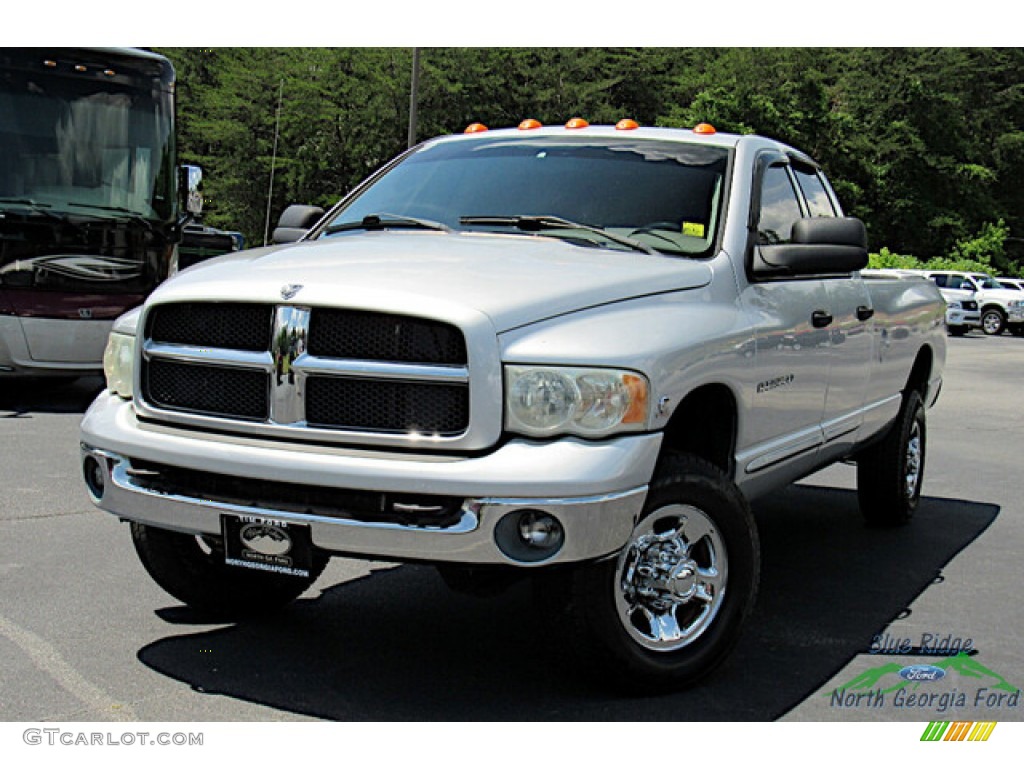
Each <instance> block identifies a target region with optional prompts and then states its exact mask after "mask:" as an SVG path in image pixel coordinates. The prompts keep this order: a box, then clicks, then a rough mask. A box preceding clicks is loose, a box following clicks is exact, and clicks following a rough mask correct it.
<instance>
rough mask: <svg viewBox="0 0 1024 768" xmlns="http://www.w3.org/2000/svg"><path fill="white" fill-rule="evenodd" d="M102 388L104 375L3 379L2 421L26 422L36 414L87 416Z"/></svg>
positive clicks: (0, 396)
mask: <svg viewBox="0 0 1024 768" xmlns="http://www.w3.org/2000/svg"><path fill="white" fill-rule="evenodd" d="M102 389H103V378H102V377H101V376H83V377H82V378H79V379H43V378H33V379H0V419H23V418H28V417H30V416H31V415H32V414H35V413H85V411H86V409H87V408H88V407H89V404H90V403H92V401H93V400H94V399H95V397H96V395H98V394H99V393H100V390H102Z"/></svg>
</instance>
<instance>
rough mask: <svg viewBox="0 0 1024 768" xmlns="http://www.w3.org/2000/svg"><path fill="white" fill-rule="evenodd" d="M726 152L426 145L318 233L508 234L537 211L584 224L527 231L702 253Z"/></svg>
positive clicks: (607, 143) (498, 141)
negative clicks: (397, 220)
mask: <svg viewBox="0 0 1024 768" xmlns="http://www.w3.org/2000/svg"><path fill="white" fill-rule="evenodd" d="M728 157H729V154H728V151H727V150H725V149H722V148H719V147H705V146H695V145H689V144H683V143H676V142H665V141H641V140H636V139H633V140H625V139H608V140H600V139H595V138H584V137H531V138H530V139H529V140H526V139H522V138H517V137H512V138H497V137H496V138H494V139H489V140H475V141H454V142H439V143H437V144H428V145H426V146H424V147H422V148H421V149H420V150H418V151H416V152H414V153H413V154H411V155H409V156H408V157H407V158H406V159H405V160H403V161H402V162H401V163H399V164H398V165H396V166H395V167H393V168H392V169H391V170H390V171H388V172H387V173H385V174H383V175H382V176H381V177H380V178H378V179H377V180H376V181H375V182H374V183H373V184H371V185H370V186H368V187H366V188H365V189H364V190H363V191H362V192H361V193H360V194H359V195H358V196H357V197H355V198H354V199H352V200H351V201H350V202H349V203H348V204H346V205H345V206H344V207H343V208H341V209H339V210H338V211H337V212H336V214H335V216H334V218H333V219H332V221H331V222H329V223H328V224H327V226H326V228H325V230H324V233H325V234H324V235H321V236H338V235H341V234H344V233H345V232H347V231H359V228H358V227H355V228H353V229H348V228H346V227H345V226H344V225H345V224H347V223H348V222H360V221H363V220H364V219H366V217H373V216H380V217H381V218H385V216H391V217H406V218H409V219H418V220H421V221H432V222H436V223H439V224H443V225H445V226H447V227H450V228H452V229H456V230H463V231H475V232H480V231H500V232H515V233H523V232H524V228H523V227H522V226H518V225H517V222H521V221H522V220H523V218H524V217H544V218H546V219H551V220H553V219H562V220H564V221H565V222H566V223H567V224H572V225H583V226H582V227H581V226H566V227H565V228H562V229H560V228H557V227H544V228H542V229H540V230H539V231H537V230H531V234H532V233H533V232H534V231H535V232H536V234H541V235H545V236H556V237H562V238H564V239H566V240H569V241H571V242H574V243H578V244H580V245H589V246H600V247H607V248H617V249H622V248H628V247H629V246H628V245H627V244H625V242H624V241H622V238H629V239H630V240H635V241H639V242H640V243H642V244H643V245H644V246H647V247H649V248H651V249H654V250H657V251H661V252H664V253H670V254H685V255H693V256H703V255H709V254H710V251H711V247H712V243H713V240H714V236H715V231H716V229H717V226H718V221H719V207H720V204H721V195H722V186H723V179H724V177H725V174H726V167H727V164H728ZM502 220H505V221H504V222H503V221H502ZM587 228H600V229H603V230H607V231H608V232H609V233H610V234H612V235H615V236H617V237H618V238H619V239H618V241H617V240H614V239H606V238H602V237H601V236H600V233H599V232H590V231H588V230H587ZM329 233H331V234H329ZM634 250H636V249H634Z"/></svg>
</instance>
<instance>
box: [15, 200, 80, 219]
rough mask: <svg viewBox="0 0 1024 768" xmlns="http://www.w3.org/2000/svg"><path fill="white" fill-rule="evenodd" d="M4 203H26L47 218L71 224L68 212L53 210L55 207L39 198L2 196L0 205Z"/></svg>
mask: <svg viewBox="0 0 1024 768" xmlns="http://www.w3.org/2000/svg"><path fill="white" fill-rule="evenodd" d="M4 203H10V204H11V205H24V206H25V207H26V208H31V209H32V210H33V211H35V212H36V213H41V214H43V216H46V217H47V218H50V219H53V220H54V221H59V222H61V223H63V224H69V223H71V222H69V221H68V217H67V214H61V213H58V212H56V211H53V210H51V208H53V206H52V205H50V204H49V203H40V202H39V201H38V200H32V199H30V198H27V197H0V205H3V204H4Z"/></svg>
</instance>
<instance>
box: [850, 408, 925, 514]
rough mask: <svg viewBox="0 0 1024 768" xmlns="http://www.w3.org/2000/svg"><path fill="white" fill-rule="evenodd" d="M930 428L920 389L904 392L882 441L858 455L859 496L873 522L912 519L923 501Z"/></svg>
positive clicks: (863, 512)
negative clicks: (901, 402)
mask: <svg viewBox="0 0 1024 768" xmlns="http://www.w3.org/2000/svg"><path fill="white" fill-rule="evenodd" d="M926 438H927V429H926V425H925V409H924V401H923V400H922V399H921V393H920V392H918V391H917V390H910V391H908V392H906V393H905V394H904V395H903V404H902V405H901V406H900V412H899V414H898V415H897V417H896V421H895V422H893V424H892V426H891V427H890V428H889V432H888V433H887V434H886V436H885V438H883V439H882V441H881V442H880V443H877V444H876V445H873V446H871V447H870V448H868V449H867V450H866V451H865V452H863V453H862V454H861V455H860V456H858V457H857V498H858V501H859V503H860V511H861V514H863V515H864V519H865V520H866V521H867V522H868V524H870V525H877V526H896V525H903V524H905V523H907V522H909V521H910V519H911V518H912V517H913V516H914V512H916V511H917V507H918V504H919V503H920V501H921V485H922V482H923V480H924V461H925V454H926V450H925V449H926Z"/></svg>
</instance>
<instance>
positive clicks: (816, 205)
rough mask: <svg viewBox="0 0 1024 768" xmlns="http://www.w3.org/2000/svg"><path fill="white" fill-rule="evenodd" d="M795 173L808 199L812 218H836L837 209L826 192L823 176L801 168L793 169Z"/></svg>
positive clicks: (795, 167) (811, 169) (810, 169)
mask: <svg viewBox="0 0 1024 768" xmlns="http://www.w3.org/2000/svg"><path fill="white" fill-rule="evenodd" d="M793 173H794V175H795V176H796V181H797V183H798V184H799V185H800V189H801V190H802V191H803V193H804V197H805V198H806V199H807V208H808V209H809V210H810V212H811V216H835V215H836V209H835V208H833V207H832V200H831V199H830V198H829V196H828V192H826V191H825V184H824V182H822V180H821V176H819V175H818V173H817V172H816V171H815V170H814V169H813V168H801V167H799V166H794V167H793Z"/></svg>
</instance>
